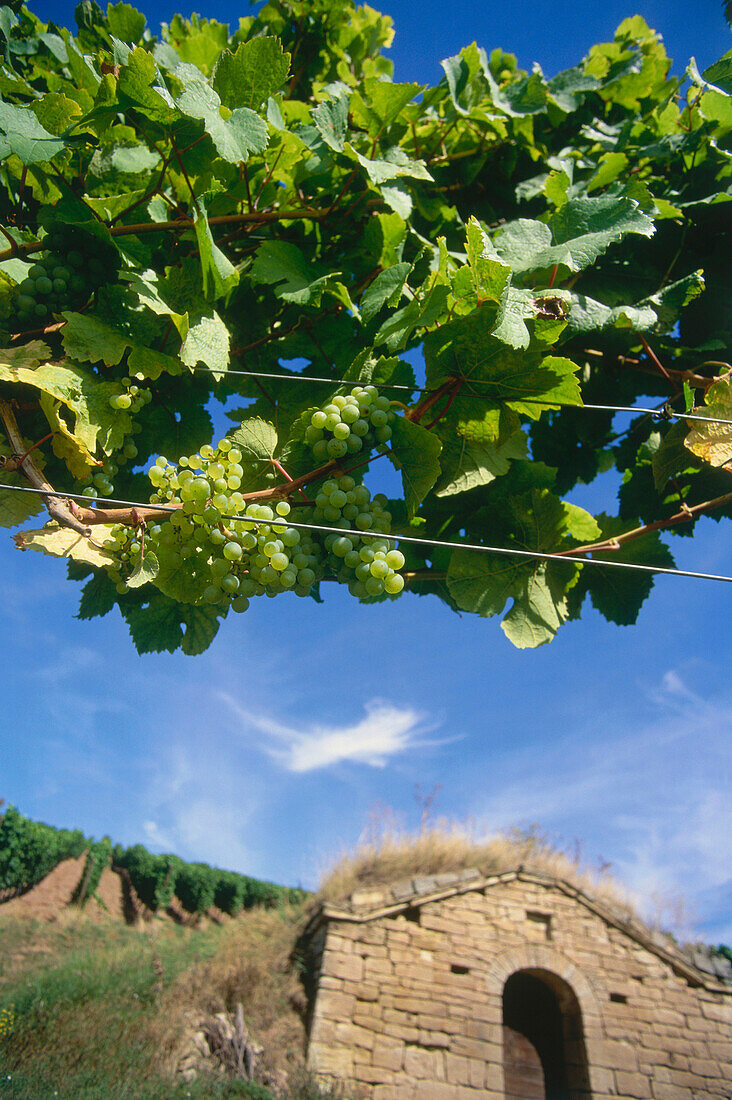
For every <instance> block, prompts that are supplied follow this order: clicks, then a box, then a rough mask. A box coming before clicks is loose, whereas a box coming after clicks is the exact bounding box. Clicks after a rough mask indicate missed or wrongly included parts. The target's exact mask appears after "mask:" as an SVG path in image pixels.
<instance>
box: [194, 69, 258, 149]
mask: <svg viewBox="0 0 732 1100" xmlns="http://www.w3.org/2000/svg"><path fill="white" fill-rule="evenodd" d="M175 102H176V106H177V107H178V108H179V110H180V111H182V113H183V114H184V115H187V116H188V117H189V118H195V119H200V121H201V122H203V124H204V127H205V130H206V133H207V134H208V135H209V137H210V138H211V140H212V142H213V143H214V145H215V146H216V151H217V153H218V154H219V156H220V157H223V158H224V160H228V161H229V163H231V164H238V163H239V162H240V161H247V160H248V159H249V155H250V153H263V152H264V150H265V149H266V148H267V144H268V142H269V135H268V133H267V123H266V122H265V121H264V119H263V118H260V116H259V115H258V114H257V113H256V112H255V111H252V110H250V108H249V107H237V108H236V110H234V111H232V112H231V113H230V115H229V117H228V118H224V117H222V114H221V111H220V108H221V100H220V99H219V97H218V96H217V95H216V92H215V91H214V90H213V88H211V87H210V86H209V85H208V84H204V83H203V82H202V81H198V80H197V81H195V82H191V83H190V84H188V86H187V87H186V89H185V91H184V92H183V94H182V95H180V96H179V97H178V99H177V100H176V101H175ZM225 110H228V109H225Z"/></svg>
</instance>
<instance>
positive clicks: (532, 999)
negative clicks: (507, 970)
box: [503, 969, 592, 1100]
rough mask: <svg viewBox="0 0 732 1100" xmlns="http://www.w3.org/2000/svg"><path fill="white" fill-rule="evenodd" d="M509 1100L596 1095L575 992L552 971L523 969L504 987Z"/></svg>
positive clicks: (574, 1098)
mask: <svg viewBox="0 0 732 1100" xmlns="http://www.w3.org/2000/svg"><path fill="white" fill-rule="evenodd" d="M503 1074H504V1082H505V1097H506V1100H589V1098H590V1097H591V1096H592V1093H591V1091H590V1080H589V1073H588V1068H587V1053H586V1051H585V1042H584V1034H583V1029H582V1013H581V1011H580V1006H579V1003H578V1001H577V998H576V996H575V995H574V992H573V991H572V989H571V988H570V986H569V985H567V983H566V982H565V981H563V979H562V978H560V977H558V976H557V975H556V974H552V973H551V972H550V971H548V970H540V969H527V970H518V971H516V972H515V973H514V974H511V976H510V977H509V978H508V980H507V981H506V984H505V986H504V988H503Z"/></svg>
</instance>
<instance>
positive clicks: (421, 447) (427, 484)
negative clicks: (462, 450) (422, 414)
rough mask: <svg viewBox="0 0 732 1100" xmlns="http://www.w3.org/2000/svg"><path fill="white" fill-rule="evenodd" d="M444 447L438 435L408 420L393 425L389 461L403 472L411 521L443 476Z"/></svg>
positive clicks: (395, 420) (403, 417) (401, 417)
mask: <svg viewBox="0 0 732 1100" xmlns="http://www.w3.org/2000/svg"><path fill="white" fill-rule="evenodd" d="M441 450H442V444H441V443H440V441H439V439H438V438H437V436H436V435H434V434H433V433H431V432H428V431H427V429H426V428H423V427H422V426H421V424H414V423H413V422H412V421H411V420H407V418H406V417H405V416H397V417H395V419H394V422H393V424H392V435H391V450H390V451H389V458H390V459H391V461H392V463H393V465H394V466H395V467H396V469H397V470H401V474H402V483H403V485H404V499H405V501H406V505H407V515H408V516H409V517H410V518H411V517H412V516H413V515H414V514H415V512H416V511H417V508H418V507H419V505H420V503H421V502H422V501H423V500H424V498H425V497H426V496H427V493H428V492H429V491H430V489H431V488H432V486H433V485H434V484H435V482H436V481H437V478H438V477H439V476H440V462H439V454H440V451H441Z"/></svg>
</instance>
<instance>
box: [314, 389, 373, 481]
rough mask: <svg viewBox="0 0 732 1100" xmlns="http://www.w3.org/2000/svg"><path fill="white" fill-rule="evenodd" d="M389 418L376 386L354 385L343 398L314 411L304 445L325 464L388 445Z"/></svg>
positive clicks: (335, 398)
mask: <svg viewBox="0 0 732 1100" xmlns="http://www.w3.org/2000/svg"><path fill="white" fill-rule="evenodd" d="M393 419H394V413H393V412H392V411H391V401H390V400H389V398H388V397H380V396H379V391H378V389H377V388H376V386H354V388H353V389H352V390H351V392H350V394H349V395H348V396H347V397H343V396H341V395H340V394H339V395H337V396H336V397H333V398H332V399H331V400H330V401H329V402H328V404H327V405H324V406H323V408H322V409H316V411H315V412H314V413H313V414H312V416H311V417H310V424H309V425H308V427H307V428H306V430H305V442H306V443H308V444H309V445H310V446H311V447H312V451H313V456H314V457H315V459H316V460H317V461H318V462H328V461H329V460H330V459H338V458H343V457H344V456H345V455H347V454H351V455H353V454H357V453H358V452H359V451H360V450H361V449H363V450H365V451H370V450H371V449H372V448H373V447H374V446H375V445H376V444H377V443H388V441H389V440H390V439H391V423H392V421H393Z"/></svg>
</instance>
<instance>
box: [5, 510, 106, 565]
mask: <svg viewBox="0 0 732 1100" xmlns="http://www.w3.org/2000/svg"><path fill="white" fill-rule="evenodd" d="M113 539H114V534H113V532H112V529H111V527H105V526H103V525H101V524H100V525H99V526H98V527H95V528H93V529H92V534H91V536H90V537H89V538H86V537H85V536H84V535H80V534H78V533H77V532H76V531H72V530H70V528H68V527H59V525H58V524H57V523H53V522H52V523H47V524H46V526H45V527H42V528H41V529H40V530H38V531H21V532H20V533H19V534H17V535H16V536H15V545H16V546H17V547H18V549H19V550H39V551H40V552H41V553H42V554H50V556H51V557H54V558H71V559H72V560H73V561H78V562H83V563H84V564H85V565H91V566H93V567H94V568H95V569H100V568H103V567H104V566H107V565H112V564H114V562H115V558H114V556H113V555H112V554H111V553H110V552H109V551H108V550H107V549H106V544H107V543H110V542H112V540H113Z"/></svg>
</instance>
